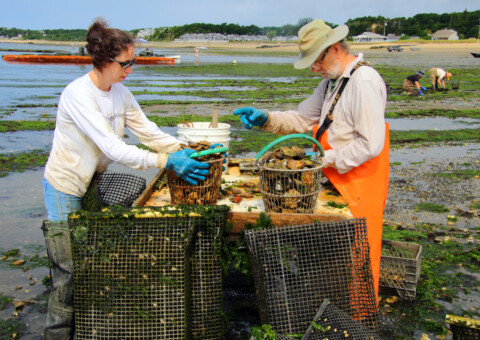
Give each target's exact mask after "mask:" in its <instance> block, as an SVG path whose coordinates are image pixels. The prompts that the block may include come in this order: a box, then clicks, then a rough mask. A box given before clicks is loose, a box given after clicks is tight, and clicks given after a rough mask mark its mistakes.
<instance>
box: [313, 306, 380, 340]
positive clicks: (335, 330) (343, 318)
mask: <svg viewBox="0 0 480 340" xmlns="http://www.w3.org/2000/svg"><path fill="white" fill-rule="evenodd" d="M313 322H314V323H315V325H310V327H309V328H308V330H307V332H306V333H305V336H304V339H309V340H317V339H318V340H322V339H329V340H344V339H346V338H350V339H362V340H374V339H376V340H379V339H380V337H379V336H378V335H377V334H375V333H374V332H372V331H371V330H370V329H369V328H367V327H366V326H364V325H362V324H361V323H360V322H358V321H355V320H353V319H352V317H351V316H350V315H348V314H347V313H345V312H344V311H342V310H341V309H339V308H337V306H335V305H334V304H333V303H330V301H329V300H328V299H325V300H324V302H323V303H322V305H321V306H320V308H319V310H318V312H317V315H315V318H314V319H313Z"/></svg>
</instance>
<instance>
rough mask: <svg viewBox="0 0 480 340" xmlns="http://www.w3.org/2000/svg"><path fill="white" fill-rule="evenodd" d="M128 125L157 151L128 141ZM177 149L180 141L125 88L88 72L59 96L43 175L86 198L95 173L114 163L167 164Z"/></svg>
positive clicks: (142, 166)
mask: <svg viewBox="0 0 480 340" xmlns="http://www.w3.org/2000/svg"><path fill="white" fill-rule="evenodd" d="M125 127H128V128H129V129H130V131H131V132H132V133H133V134H134V135H135V136H136V137H137V138H138V140H139V141H140V142H142V143H143V144H145V145H147V146H148V147H150V148H151V149H153V150H155V151H157V152H159V153H158V154H157V153H154V152H150V151H147V150H142V149H139V148H138V147H136V146H135V145H128V144H126V143H125V142H124V141H123V139H122V138H123V136H124V131H125ZM178 150H180V144H179V142H178V140H177V139H176V138H175V137H173V136H171V135H169V134H167V133H164V132H163V131H161V130H160V129H159V128H158V126H157V125H156V124H155V123H153V122H152V121H150V120H148V118H147V117H146V116H145V114H144V113H143V111H142V110H141V108H140V106H139V105H138V102H137V101H136V100H135V98H134V97H133V95H132V93H131V92H130V91H129V90H128V89H127V88H126V87H125V86H123V85H122V84H120V83H115V84H113V85H112V87H111V89H110V91H108V92H105V91H102V90H100V89H98V88H97V87H96V86H95V84H94V83H93V82H92V80H91V79H90V77H89V75H88V74H86V75H84V76H82V77H80V78H78V79H76V80H74V81H73V82H71V83H70V84H69V85H68V86H67V87H66V88H65V89H64V90H63V92H62V94H61V96H60V101H59V104H58V110H57V121H56V127H55V132H54V137H53V144H52V150H51V152H50V156H49V158H48V161H47V164H46V166H45V178H46V179H47V180H48V181H49V182H50V184H51V185H52V186H53V187H54V188H55V189H57V190H59V191H61V192H64V193H67V194H70V195H74V196H78V197H83V195H84V194H85V192H86V190H87V187H88V185H89V184H90V181H91V179H92V176H93V174H94V173H95V171H99V172H103V171H105V170H106V169H107V167H108V165H109V164H110V163H111V162H112V161H114V162H117V163H120V164H122V165H125V166H128V167H131V168H134V169H148V168H151V167H164V166H165V164H166V162H167V158H168V153H171V152H176V151H178Z"/></svg>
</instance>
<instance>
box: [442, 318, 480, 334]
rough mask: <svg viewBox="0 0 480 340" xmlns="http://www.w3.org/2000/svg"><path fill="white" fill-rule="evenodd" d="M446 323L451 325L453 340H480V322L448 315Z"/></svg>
mask: <svg viewBox="0 0 480 340" xmlns="http://www.w3.org/2000/svg"><path fill="white" fill-rule="evenodd" d="M445 321H446V322H447V324H449V325H450V330H451V331H452V335H453V337H452V339H453V340H473V339H480V320H475V319H471V318H468V317H462V316H457V315H450V314H447V315H446V316H445Z"/></svg>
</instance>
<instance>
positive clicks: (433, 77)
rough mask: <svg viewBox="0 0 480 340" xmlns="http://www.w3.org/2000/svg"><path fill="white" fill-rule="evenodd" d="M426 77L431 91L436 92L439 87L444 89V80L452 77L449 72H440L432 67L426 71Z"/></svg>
mask: <svg viewBox="0 0 480 340" xmlns="http://www.w3.org/2000/svg"><path fill="white" fill-rule="evenodd" d="M428 75H429V76H430V84H431V85H432V90H433V91H436V90H438V87H439V86H441V87H442V88H445V78H446V79H447V80H450V77H451V76H452V74H451V73H450V72H447V71H445V70H442V69H441V68H438V67H432V68H431V69H430V70H428Z"/></svg>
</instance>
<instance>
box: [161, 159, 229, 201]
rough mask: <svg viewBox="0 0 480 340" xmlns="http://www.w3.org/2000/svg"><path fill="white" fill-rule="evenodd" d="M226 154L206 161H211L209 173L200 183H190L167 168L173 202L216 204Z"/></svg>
mask: <svg viewBox="0 0 480 340" xmlns="http://www.w3.org/2000/svg"><path fill="white" fill-rule="evenodd" d="M224 158H225V157H224V156H221V157H220V158H217V159H213V160H209V161H204V163H209V164H210V168H209V174H208V175H206V176H205V180H204V181H199V182H198V185H193V184H190V183H188V182H186V181H184V180H183V179H181V178H179V177H177V176H176V175H175V173H174V172H173V171H171V170H167V184H168V189H169V191H170V197H171V204H172V205H176V204H189V205H191V204H215V203H216V202H217V198H218V196H219V194H220V189H221V185H222V170H223V160H224Z"/></svg>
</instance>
